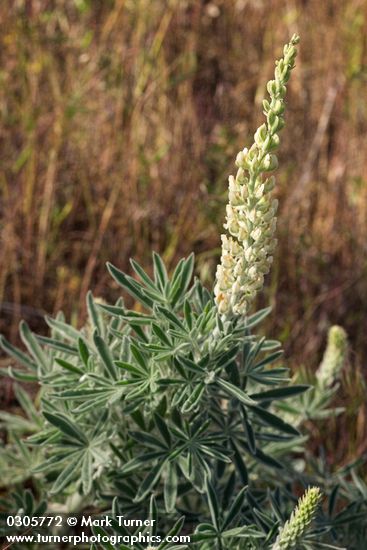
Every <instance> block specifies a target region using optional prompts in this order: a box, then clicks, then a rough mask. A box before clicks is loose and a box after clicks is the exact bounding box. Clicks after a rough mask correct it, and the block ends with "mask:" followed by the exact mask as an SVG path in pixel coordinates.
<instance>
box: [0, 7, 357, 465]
mask: <svg viewBox="0 0 367 550" xmlns="http://www.w3.org/2000/svg"><path fill="white" fill-rule="evenodd" d="M0 20H1V23H2V24H1V30H0V45H1V48H0V59H1V62H0V63H1V67H0V111H1V127H0V142H1V166H0V195H1V201H0V230H1V246H0V309H1V310H0V330H1V332H3V333H5V334H6V335H7V336H8V337H10V338H11V339H12V340H13V341H15V340H16V338H17V325H18V323H19V321H20V319H21V318H25V319H26V320H27V321H28V323H29V324H30V326H31V327H32V328H34V329H37V330H39V331H43V330H45V326H44V324H43V321H42V315H43V314H44V313H45V312H48V313H55V312H56V311H58V310H59V309H61V308H62V309H63V310H64V311H65V313H66V315H67V316H68V317H69V318H70V317H71V318H74V319H75V322H77V323H81V322H82V321H83V315H84V298H85V294H86V291H87V290H88V288H91V289H92V291H93V293H94V294H95V295H97V296H103V297H104V298H106V299H112V298H114V297H116V294H117V290H116V288H114V286H113V284H112V282H111V279H110V277H109V276H108V275H107V272H106V269H105V262H106V261H107V260H111V261H112V262H114V263H115V264H116V265H118V266H119V267H120V268H123V269H127V270H129V263H128V260H129V257H131V256H132V257H135V258H136V259H137V260H139V261H140V262H141V263H142V264H143V265H144V266H145V267H147V268H149V266H150V250H151V249H154V250H156V251H158V252H160V253H161V254H162V255H163V257H164V259H165V260H166V262H168V265H170V266H173V265H174V264H175V262H176V261H177V259H178V258H180V257H181V256H183V255H187V254H188V253H189V252H190V251H191V250H194V251H195V252H196V255H197V270H198V274H199V275H200V276H201V277H202V279H203V280H204V281H206V283H207V284H208V285H211V284H212V281H213V277H214V272H215V266H216V263H217V260H218V256H219V252H220V250H219V245H220V239H219V234H220V231H221V227H222V223H223V219H224V206H225V203H226V193H227V177H228V174H230V173H233V172H234V170H235V168H234V158H235V155H236V153H237V151H238V150H239V149H240V148H243V147H244V146H246V145H249V144H251V140H252V135H253V132H254V130H255V129H256V126H257V125H258V124H259V122H260V121H261V117H262V115H261V110H262V108H261V100H262V98H263V95H264V93H265V90H264V88H265V84H266V81H267V80H268V79H269V78H270V77H271V74H272V71H273V59H274V56H279V55H280V53H281V47H282V45H283V43H284V42H286V41H287V40H288V38H289V37H290V36H291V35H292V34H293V33H294V32H297V33H299V34H300V35H301V39H302V41H301V45H300V54H299V57H298V59H297V66H298V68H297V70H296V71H295V72H294V74H293V75H292V79H291V82H290V86H289V94H288V100H287V102H288V109H287V113H286V122H287V126H286V129H285V130H284V131H283V133H282V136H281V141H282V144H281V152H280V169H279V170H278V174H277V180H278V186H277V195H278V197H279V199H280V210H279V224H278V238H279V248H278V251H277V255H276V260H275V265H274V268H273V270H272V273H271V276H269V277H268V280H267V287H266V292H265V294H264V295H263V296H262V297H261V299H260V301H259V303H258V304H257V305H258V306H263V305H266V304H268V303H269V302H270V303H271V305H272V306H273V314H272V316H271V318H270V320H269V322H268V326H267V327H266V328H267V332H268V334H269V335H271V337H279V338H280V339H281V340H282V341H283V342H284V345H285V352H286V356H285V357H286V360H287V362H288V364H289V365H290V366H291V367H292V368H294V369H296V368H297V367H298V366H299V365H301V364H305V365H308V366H310V367H315V366H316V365H317V364H318V363H319V361H320V358H321V356H322V350H323V348H324V345H325V341H326V334H327V329H328V328H329V326H330V325H331V324H334V323H338V324H341V325H342V326H343V327H344V328H345V329H346V331H347V333H348V336H349V340H350V344H351V350H352V353H351V365H350V367H349V370H348V372H347V373H346V379H345V384H344V389H343V390H342V392H344V394H346V395H348V396H349V397H350V395H352V396H353V402H352V404H351V405H350V407H349V420H348V415H347V418H345V419H344V420H339V421H338V422H339V428H340V429H341V427H342V424H343V422H344V424H345V427H347V429H348V431H349V434H350V438H351V441H352V440H353V443H351V444H350V448H349V450H348V453H352V454H353V453H355V452H357V451H363V450H365V449H366V448H367V447H366V437H365V436H366V425H367V420H366V414H365V409H364V408H363V407H361V406H360V405H361V403H362V400H363V399H365V395H364V389H363V385H362V378H363V377H362V374H363V372H362V370H363V368H362V367H363V363H362V357H363V356H365V355H364V354H365V353H366V351H367V341H366V329H367V326H366V325H367V320H366V318H367V316H366V313H367V277H366V275H367V256H366V250H367V244H366V243H367V240H366V234H367V157H366V133H367V101H366V98H367V94H366V91H367V88H366V83H367V4H366V2H365V0H344V1H341V0H324V1H322V2H320V0H212V1H207V0H2V1H1V3H0ZM76 319H78V321H76ZM361 373H362V374H361ZM340 398H341V400H343V395H341V397H340ZM351 419H353V420H351ZM339 428H338V427H337V426H335V430H334V432H335V433H334V432H333V433H334V435H335V437H334V436H333V437H334V440H333V441H331V445H332V448H334V450H335V452H336V453H337V452H339V453H340V458H342V457H343V456H344V455H345V452H346V449H345V442H344V447H341V446H340V445H341V444H342V442H340V437H339V435H340V432H339ZM326 434H327V432H325V434H324V437H326ZM321 437H322V435H321ZM338 445H339V447H338ZM337 448H339V449H340V450H339V451H337Z"/></svg>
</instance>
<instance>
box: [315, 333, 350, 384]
mask: <svg viewBox="0 0 367 550" xmlns="http://www.w3.org/2000/svg"><path fill="white" fill-rule="evenodd" d="M347 351H348V339H347V334H346V332H345V330H344V329H343V328H342V327H339V326H337V325H335V326H333V327H331V329H330V330H329V333H328V342H327V347H326V350H325V353H324V357H323V359H322V361H321V363H320V366H319V368H318V369H317V372H316V378H317V382H318V386H319V388H322V389H326V388H330V387H331V386H332V385H333V383H334V382H336V381H337V380H338V378H339V376H340V373H341V371H342V369H343V366H344V364H345V360H346V355H347Z"/></svg>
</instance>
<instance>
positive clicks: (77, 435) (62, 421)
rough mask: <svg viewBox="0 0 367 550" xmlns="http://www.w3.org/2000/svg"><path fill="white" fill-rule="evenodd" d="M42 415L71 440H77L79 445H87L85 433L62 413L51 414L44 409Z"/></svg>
mask: <svg viewBox="0 0 367 550" xmlns="http://www.w3.org/2000/svg"><path fill="white" fill-rule="evenodd" d="M43 416H44V417H45V418H46V419H47V420H48V421H49V422H50V423H51V424H53V425H54V426H55V427H56V428H58V429H59V430H60V431H62V432H63V433H64V434H65V435H66V436H68V437H71V438H72V439H73V440H75V441H77V442H79V443H80V444H81V445H87V444H88V440H87V438H86V437H85V434H84V433H83V432H82V431H81V430H80V429H79V427H78V426H77V425H76V424H75V423H74V422H72V421H71V420H70V418H68V417H67V416H65V415H63V414H60V413H58V414H52V413H49V412H46V411H44V412H43Z"/></svg>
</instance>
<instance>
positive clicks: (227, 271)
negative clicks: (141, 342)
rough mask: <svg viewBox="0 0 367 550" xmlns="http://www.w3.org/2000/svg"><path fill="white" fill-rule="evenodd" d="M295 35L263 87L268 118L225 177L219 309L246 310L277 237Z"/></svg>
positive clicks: (226, 311)
mask: <svg viewBox="0 0 367 550" xmlns="http://www.w3.org/2000/svg"><path fill="white" fill-rule="evenodd" d="M298 41H299V39H298V37H297V36H293V38H292V39H291V41H290V43H289V44H287V45H286V46H285V47H284V52H283V53H284V57H283V58H282V59H280V60H279V61H277V62H276V67H275V78H274V80H270V82H268V85H267V89H268V92H269V95H270V101H268V100H264V102H263V107H264V114H265V116H266V123H264V124H262V126H260V128H258V130H257V131H256V133H255V136H254V144H253V145H252V146H251V148H250V149H244V150H243V151H240V153H239V154H238V155H237V159H236V165H237V168H238V171H237V174H236V177H233V176H230V177H229V192H228V205H227V209H226V223H225V224H224V228H225V229H227V231H228V233H229V236H227V235H222V256H221V263H220V264H219V265H218V267H217V273H216V284H215V288H214V293H215V299H216V303H217V306H218V311H219V313H221V314H223V315H226V316H231V315H244V314H246V313H247V310H248V307H249V304H250V303H251V301H252V300H253V298H254V297H255V295H256V293H257V292H258V291H259V290H260V289H261V288H262V286H263V283H264V275H266V274H267V273H268V272H269V269H270V266H271V263H272V260H273V256H272V254H273V252H274V249H275V247H276V244H277V241H276V239H275V238H274V233H275V228H276V212H277V208H278V202H277V200H275V199H273V198H272V197H271V192H272V190H273V188H274V185H275V178H274V176H269V175H268V173H269V172H271V171H273V170H275V169H276V168H277V166H278V160H277V157H276V155H275V154H274V151H275V149H276V148H277V147H278V145H279V136H278V133H277V132H279V131H280V130H281V129H282V128H283V126H284V118H283V113H284V97H285V94H286V86H285V85H286V83H287V82H288V80H289V77H290V73H291V70H292V69H293V67H294V64H295V58H296V55H297V49H296V44H297V43H298Z"/></svg>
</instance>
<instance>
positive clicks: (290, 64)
mask: <svg viewBox="0 0 367 550" xmlns="http://www.w3.org/2000/svg"><path fill="white" fill-rule="evenodd" d="M297 43H298V37H296V36H294V37H293V38H292V39H291V41H290V42H289V44H287V45H286V46H285V47H284V52H283V57H282V58H281V59H280V60H279V61H278V62H277V63H276V68H275V76H274V79H273V80H271V81H270V82H269V83H268V86H267V90H268V92H269V96H270V97H269V99H266V100H264V103H263V107H264V114H265V117H266V122H265V123H264V124H262V125H261V126H260V128H259V129H258V130H257V131H256V133H255V139H254V144H253V145H252V146H251V147H250V148H249V149H244V150H243V151H241V152H240V153H239V155H238V156H237V161H236V163H237V167H238V171H237V174H236V176H235V177H232V176H231V177H230V179H229V203H228V206H227V218H226V223H225V229H226V230H227V231H228V235H227V234H225V235H223V236H222V256H221V260H220V264H219V266H218V269H217V275H216V283H215V288H214V293H212V292H211V291H210V290H208V289H207V288H205V287H204V286H203V285H202V283H201V282H200V281H199V280H198V279H195V278H194V280H193V281H192V278H193V272H194V257H193V255H190V256H189V257H188V258H186V259H182V260H181V261H180V262H179V263H178V265H177V266H176V268H175V269H174V270H173V272H172V274H171V276H169V274H168V272H167V269H166V266H165V265H164V263H163V261H162V259H161V258H160V256H159V255H158V254H155V253H153V276H152V277H150V276H149V275H148V274H147V273H146V272H145V271H144V270H143V269H142V267H141V266H140V265H139V264H138V263H137V262H136V261H134V260H131V267H132V270H133V271H134V277H132V276H130V275H127V274H125V273H123V272H121V271H120V270H119V269H118V268H117V267H115V266H114V265H112V264H108V270H109V272H110V274H111V276H112V278H113V279H114V280H115V282H116V283H117V284H118V285H119V286H120V287H121V289H122V290H123V292H124V293H125V294H128V295H130V297H132V298H133V299H134V301H135V303H136V307H135V308H134V309H129V308H128V307H126V305H125V301H124V297H121V298H119V299H118V300H117V302H116V303H115V304H114V305H108V304H106V303H104V302H103V301H100V300H99V301H97V300H95V299H94V298H93V296H92V294H91V293H89V294H88V296H87V306H88V320H87V323H86V325H85V326H84V327H82V328H81V329H77V328H75V327H73V326H71V325H70V324H68V323H66V322H65V319H64V317H63V315H62V314H59V315H58V316H57V317H56V318H55V319H51V318H49V317H47V318H46V322H47V324H48V325H49V327H50V336H47V337H45V336H39V335H36V334H34V333H32V332H31V330H30V329H29V327H28V326H27V324H26V323H24V322H22V323H21V325H20V336H21V339H22V341H23V343H24V346H25V348H26V352H24V351H21V350H20V349H17V348H15V347H14V346H13V345H12V344H10V343H9V342H8V341H7V340H6V339H5V338H1V345H2V347H3V349H4V350H5V351H6V352H7V353H8V354H9V355H10V356H11V357H12V358H13V359H14V361H15V363H16V366H12V367H9V369H8V371H7V373H6V374H7V375H10V376H11V377H12V378H13V379H14V380H16V381H18V382H20V383H24V382H34V383H37V384H38V385H39V394H38V396H37V398H36V400H35V403H33V402H32V400H31V399H30V397H29V396H28V394H27V393H26V392H25V391H24V389H23V388H22V385H16V386H15V392H16V396H17V398H18V400H19V403H20V405H21V406H22V408H23V409H24V413H25V415H24V416H21V417H20V416H15V415H11V414H9V413H2V414H1V421H2V425H3V427H4V428H5V429H6V430H7V444H6V445H5V446H4V447H3V448H2V451H1V453H0V461H1V464H2V467H3V469H4V471H5V473H6V477H7V478H10V479H11V480H13V482H14V484H18V485H19V484H22V483H25V482H27V483H28V485H29V483H31V485H32V487H33V490H34V496H33V497H32V496H31V495H30V494H29V493H28V492H27V493H26V496H24V495H23V496H22V494H21V493H19V492H18V493H16V494H17V496H16V497H15V500H14V499H13V501H9V500H8V501H7V506H8V509H9V510H23V512H24V510H25V507H26V506H28V507H29V506H32V509H33V510H34V509H37V506H43V508H42V509H44V507H45V506H48V509H49V510H51V511H52V510H62V511H64V512H69V513H71V512H83V510H86V509H89V510H91V509H92V510H95V511H97V512H104V513H107V512H108V513H110V514H111V517H114V516H116V515H117V514H119V515H122V514H124V515H130V516H132V517H134V516H144V515H145V516H148V515H150V516H151V517H155V518H160V523H159V529H160V531H161V532H163V533H168V532H169V531H170V530H171V532H173V533H175V534H177V533H179V532H184V533H186V534H187V533H190V534H191V542H190V545H189V546H190V548H193V549H194V550H209V549H217V550H226V549H228V550H229V549H230V550H240V549H249V550H250V549H253V550H256V549H269V550H270V549H273V550H286V549H288V548H296V547H297V548H308V549H311V548H343V547H344V544H347V547H348V548H352V547H353V548H354V547H355V548H358V546H350V543H349V541H348V540H347V539H346V537H349V536H350V533H349V531H348V529H350V528H351V526H352V525H355V526H356V525H357V523H358V526H357V527H356V530H355V535H353V536H354V538H353V541H357V542H356V544H359V541H360V540H362V537H363V536H364V535H365V534H366V519H365V517H366V501H367V499H366V496H367V494H366V493H367V490H366V489H365V486H364V484H363V481H362V480H361V479H360V478H358V477H357V475H356V473H355V471H354V467H353V466H351V467H350V468H349V469H345V470H343V471H340V472H338V473H336V474H330V473H326V472H325V471H323V470H322V465H321V464H320V463H319V464H312V461H310V466H309V467H307V468H302V469H300V468H299V465H298V462H299V457H298V462H297V459H296V458H295V457H296V456H297V453H298V455H299V453H303V452H304V444H305V441H306V436H305V435H303V434H301V433H300V426H301V421H297V422H296V421H294V418H293V417H292V414H291V413H292V404H294V403H296V402H297V400H298V399H303V397H301V396H307V392H309V391H310V387H309V385H306V384H303V383H292V384H289V382H290V377H289V373H288V370H287V369H286V368H285V367H284V366H283V365H282V364H280V363H279V360H280V358H281V355H282V351H281V349H280V345H279V343H278V342H277V341H275V340H272V339H267V338H266V337H263V336H259V335H257V334H256V333H255V332H254V329H255V328H256V327H257V326H258V325H259V323H261V321H262V320H263V319H264V318H265V316H266V315H268V314H269V312H270V310H269V308H268V309H263V310H261V311H258V312H255V313H251V312H250V307H251V303H252V301H253V298H254V297H255V295H256V293H257V292H259V291H260V290H261V288H262V286H263V283H264V276H265V275H266V273H267V272H268V271H269V269H270V266H271V262H272V254H273V253H274V250H275V247H276V240H275V237H274V233H275V226H276V218H275V216H276V211H277V202H276V200H275V199H274V198H272V196H271V193H272V190H273V188H274V185H275V179H274V176H272V175H270V174H271V172H273V171H274V170H275V168H276V166H277V159H276V156H275V150H276V149H277V147H278V145H279V136H278V133H279V131H280V130H281V129H282V128H283V126H284V109H285V103H284V99H285V94H286V84H287V82H288V80H289V78H290V74H291V71H292V69H293V68H294V66H295V59H296V55H297ZM333 338H334V336H333ZM328 349H329V348H328ZM333 353H334V352H332V351H330V353H329V352H327V354H326V356H325V360H324V362H323V364H322V366H321V367H320V370H319V373H318V382H319V386H320V391H324V390H325V391H326V390H327V389H328V388H329V386H330V377H332V376H334V374H335V372H334V370H335V369H334V366H335V365H334V366H333V367H330V365H331V363H332V356H333ZM334 355H335V354H334ZM333 364H335V361H334V363H333ZM338 365H339V366H338V369H340V365H341V364H339V363H338ZM333 369H334V370H333ZM331 370H333V372H331ZM311 391H313V390H311ZM287 400H288V401H289V403H290V406H289V407H288V409H287V407H286V406H284V407H283V406H282V404H283V403H286V402H287ZM294 453H296V455H295V454H294ZM324 470H325V468H324ZM351 476H352V477H351ZM30 480H31V481H30ZM312 485H317V487H312ZM302 494H304V496H303V497H302V496H301V495H302ZM323 495H324V496H323ZM300 497H301V498H300ZM43 498H45V499H46V500H47V504H46V503H45V502H44V501H42V502H41V503H39V502H38V500H37V499H43ZM299 498H300V500H299V501H298V499H299ZM34 499H35V500H34ZM297 501H298V504H297ZM322 501H324V504H323V502H322ZM292 510H294V511H293V512H292ZM363 514H364V516H363ZM363 517H364V519H362V518H363ZM119 529H120V530H119ZM124 529H125V528H124ZM124 529H123V530H122V531H123V532H125V531H126V529H125V531H124ZM100 531H101V530H100ZM102 531H103V530H102ZM106 532H109V531H108V530H107V531H106ZM111 532H119V533H121V528H118V526H117V524H116V522H115V523H113V528H112V529H111ZM127 532H128V531H127ZM351 540H352V539H351ZM353 544H354V542H353ZM102 546H103V545H102ZM106 548H111V545H110V546H108V545H106ZM115 548H120V549H121V550H123V549H125V548H126V546H123V545H121V546H120V545H116V546H115ZM134 548H137V549H138V550H141V549H143V548H147V547H146V546H144V545H141V544H140V543H137V544H136V545H134ZM149 548H150V549H152V548H153V547H152V546H149ZM156 548H159V549H161V550H163V549H164V548H165V549H167V550H169V549H170V548H171V549H174V548H184V546H174V545H173V546H172V545H171V546H170V545H168V544H166V543H162V544H161V545H160V546H158V547H156Z"/></svg>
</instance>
